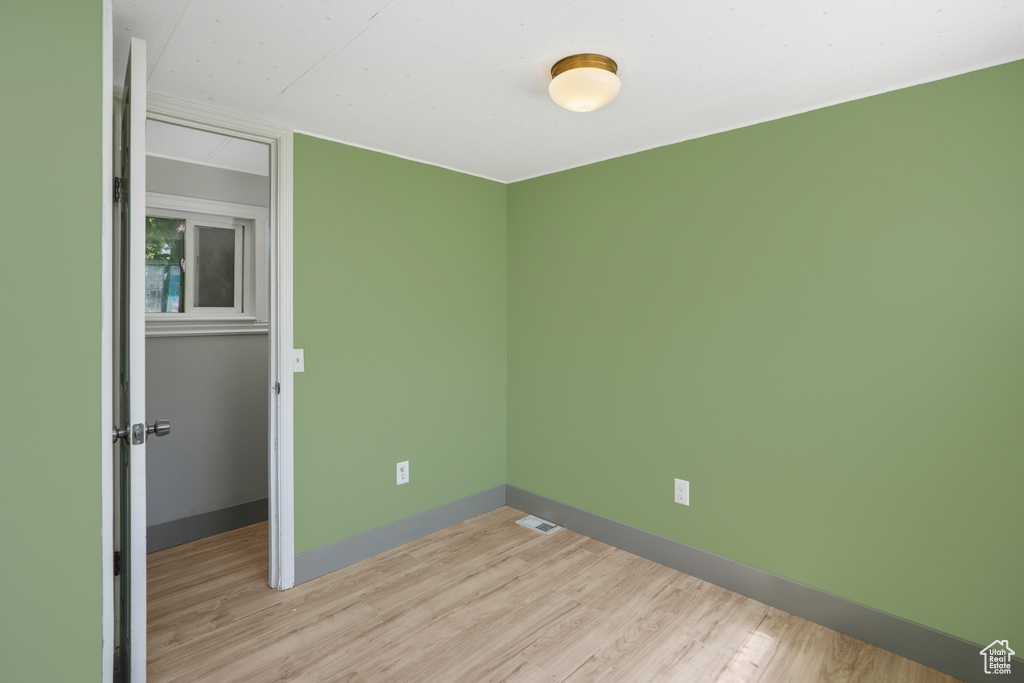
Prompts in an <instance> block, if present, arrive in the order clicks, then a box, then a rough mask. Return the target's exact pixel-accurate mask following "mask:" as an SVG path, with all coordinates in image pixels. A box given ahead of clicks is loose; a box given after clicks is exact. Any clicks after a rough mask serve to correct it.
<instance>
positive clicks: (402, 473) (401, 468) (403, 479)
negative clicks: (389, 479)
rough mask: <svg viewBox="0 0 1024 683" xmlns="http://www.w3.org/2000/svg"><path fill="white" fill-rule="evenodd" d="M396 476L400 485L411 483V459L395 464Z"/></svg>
mask: <svg viewBox="0 0 1024 683" xmlns="http://www.w3.org/2000/svg"><path fill="white" fill-rule="evenodd" d="M395 476H396V478H397V482H398V484H399V485H402V484H408V483H409V461H408V460H405V461H402V462H400V463H398V464H397V465H396V466H395Z"/></svg>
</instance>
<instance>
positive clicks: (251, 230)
mask: <svg viewBox="0 0 1024 683" xmlns="http://www.w3.org/2000/svg"><path fill="white" fill-rule="evenodd" d="M146 214H147V215H151V216H160V217H164V218H184V219H185V220H186V233H188V231H190V230H192V231H194V230H195V227H196V225H197V224H198V225H199V226H200V227H202V226H206V225H209V226H211V227H235V228H236V229H237V228H238V227H240V228H241V229H240V230H239V231H238V232H239V233H241V234H239V235H238V237H237V238H236V249H237V248H238V246H237V245H238V241H241V250H240V251H236V254H238V255H240V256H241V260H242V263H243V266H242V268H241V271H240V272H239V269H237V268H236V271H235V278H236V287H237V286H238V285H239V284H240V285H241V286H240V288H239V289H236V295H238V294H239V293H240V294H241V298H240V300H239V304H238V306H237V307H236V308H235V309H228V308H215V309H209V308H202V307H197V306H194V305H193V304H194V297H195V288H194V287H188V289H187V290H186V292H187V293H186V294H184V295H185V296H186V299H185V312H184V313H147V314H146V336H147V337H175V336H198V335H212V334H267V332H268V330H269V323H268V320H269V304H270V301H269V282H268V273H269V261H268V257H269V234H270V231H269V225H270V212H269V211H268V209H267V208H266V207H262V206H252V205H249V204H232V203H229V202H219V201H214V200H209V199H196V198H193V197H179V196H177V195H169V194H161V193H159V192H147V193H146ZM193 239H194V233H193ZM186 244H194V242H193V241H192V240H191V239H190V237H189V236H188V235H187V236H186ZM191 251H192V252H193V253H189V252H188V251H186V254H185V258H186V264H187V265H186V272H185V277H186V280H187V278H189V276H190V275H191V274H192V273H194V272H195V254H194V251H195V250H194V249H192V250H191Z"/></svg>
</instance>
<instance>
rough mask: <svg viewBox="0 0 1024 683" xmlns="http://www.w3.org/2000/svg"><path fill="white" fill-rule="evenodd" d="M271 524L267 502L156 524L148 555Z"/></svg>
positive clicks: (148, 537) (151, 531)
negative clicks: (257, 524)
mask: <svg viewBox="0 0 1024 683" xmlns="http://www.w3.org/2000/svg"><path fill="white" fill-rule="evenodd" d="M265 521H267V499H266V498H261V499H260V500H254V501H252V502H251V503H242V504H241V505H233V506H231V507H229V508H223V509H221V510H214V511H213V512H204V513H203V514H201V515H195V516H193V517H186V518H184V519H176V520H174V521H171V522H164V523H163V524H154V525H153V526H151V527H148V528H147V529H146V552H147V553H152V552H156V551H157V550H163V549H164V548H171V547H173V546H176V545H181V544H182V543H191V542H192V541H198V540H199V539H200V538H206V537H207V536H214V535H216V534H222V533H224V532H225V531H231V530H232V529H241V528H242V527H244V526H249V525H250V524H256V523H257V522H265Z"/></svg>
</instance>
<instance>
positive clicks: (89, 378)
mask: <svg viewBox="0 0 1024 683" xmlns="http://www.w3.org/2000/svg"><path fill="white" fill-rule="evenodd" d="M0 15H2V17H0V65H2V66H0V74H2V75H0V92H3V93H4V95H3V104H2V105H0V127H2V128H3V130H4V133H3V136H2V142H0V159H2V160H3V163H2V164H0V203H2V205H3V207H4V225H5V229H4V231H3V248H2V249H0V264H2V265H0V291H2V292H3V294H2V295H0V300H2V309H0V321H2V322H0V349H3V354H4V358H5V361H6V362H5V364H4V365H5V370H4V390H3V391H0V434H2V435H3V446H2V452H0V459H2V461H3V466H4V473H3V476H0V548H3V560H2V561H0V566H2V567H3V572H4V574H3V575H4V584H5V586H7V590H6V591H5V594H4V599H3V607H2V608H0V680H3V681H18V682H19V683H22V682H29V681H47V682H50V681H86V680H99V678H100V665H101V647H102V619H101V607H102V602H101V589H102V585H101V581H102V577H101V557H100V382H101V376H100V334H101V308H100V304H101V301H100V298H101V297H100V292H101V275H102V272H103V271H102V265H101V264H102V261H101V258H102V252H101V235H102V207H101V202H102V199H103V195H102V193H101V189H102V187H101V182H102V174H101V165H100V159H101V154H102V141H101V134H102V104H103V100H102V96H103V92H102V64H103V62H102V39H103V33H102V16H103V15H102V5H101V3H100V2H96V1H93V2H81V0H65V1H59V2H48V3H17V2H10V3H5V4H4V7H3V10H2V12H0Z"/></svg>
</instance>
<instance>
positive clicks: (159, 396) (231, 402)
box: [146, 334, 270, 526]
mask: <svg viewBox="0 0 1024 683" xmlns="http://www.w3.org/2000/svg"><path fill="white" fill-rule="evenodd" d="M267 353H268V350H267V336H266V335H256V334H254V335H217V336H204V337H151V338H149V339H147V340H146V409H147V412H148V413H149V416H150V419H151V420H155V419H168V420H170V421H171V433H170V434H169V435H168V436H166V437H163V438H159V439H150V440H149V443H148V446H147V448H146V452H147V455H146V461H147V465H146V466H147V470H146V484H147V506H146V508H147V514H148V519H147V524H148V525H149V526H153V525H156V524H161V523H164V522H169V521H173V520H178V519H183V518H186V517H193V516H196V515H199V514H203V513H206V512H212V511H214V510H221V509H224V508H228V507H231V506H233V505H238V504H241V503H248V502H250V501H254V500H259V499H261V498H266V497H267V454H268V450H267V398H268V391H269V382H270V380H269V367H268V362H267V358H268V356H267Z"/></svg>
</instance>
